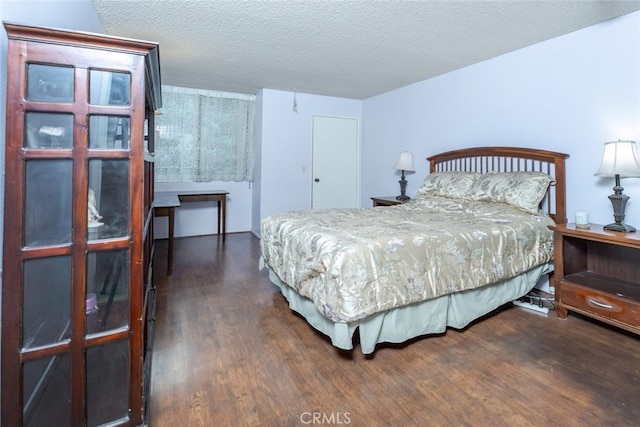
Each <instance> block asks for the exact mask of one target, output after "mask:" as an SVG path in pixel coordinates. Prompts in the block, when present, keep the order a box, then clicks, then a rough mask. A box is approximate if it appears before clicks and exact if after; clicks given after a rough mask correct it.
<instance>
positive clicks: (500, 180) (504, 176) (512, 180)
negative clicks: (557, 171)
mask: <svg viewBox="0 0 640 427" xmlns="http://www.w3.org/2000/svg"><path fill="white" fill-rule="evenodd" d="M553 182H554V180H553V178H551V176H549V175H547V174H545V173H542V172H488V173H485V174H483V175H482V176H480V177H479V178H478V179H477V180H476V181H475V182H474V184H473V188H471V198H472V199H473V200H478V201H486V202H499V203H506V204H509V205H512V206H515V207H516V208H518V209H521V210H523V211H525V212H529V213H532V214H537V213H538V209H539V206H540V202H541V201H542V199H543V198H544V196H545V194H546V192H547V188H548V187H549V184H551V183H553Z"/></svg>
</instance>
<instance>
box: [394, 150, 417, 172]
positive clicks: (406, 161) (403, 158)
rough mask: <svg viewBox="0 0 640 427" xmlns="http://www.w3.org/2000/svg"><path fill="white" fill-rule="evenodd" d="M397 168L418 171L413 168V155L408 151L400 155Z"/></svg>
mask: <svg viewBox="0 0 640 427" xmlns="http://www.w3.org/2000/svg"><path fill="white" fill-rule="evenodd" d="M395 168H396V169H398V170H403V171H411V172H413V171H415V170H416V169H415V167H414V166H413V154H411V153H409V152H408V151H403V152H402V153H400V158H399V159H398V163H396V167H395Z"/></svg>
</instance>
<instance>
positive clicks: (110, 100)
mask: <svg viewBox="0 0 640 427" xmlns="http://www.w3.org/2000/svg"><path fill="white" fill-rule="evenodd" d="M89 84H90V87H89V103H91V104H94V105H129V102H130V100H131V75H130V74H129V73H116V72H112V71H100V70H91V71H90V74H89Z"/></svg>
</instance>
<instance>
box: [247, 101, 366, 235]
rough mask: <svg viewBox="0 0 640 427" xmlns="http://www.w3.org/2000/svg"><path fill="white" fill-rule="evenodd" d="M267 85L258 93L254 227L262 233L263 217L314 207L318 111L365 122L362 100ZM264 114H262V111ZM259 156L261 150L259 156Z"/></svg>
mask: <svg viewBox="0 0 640 427" xmlns="http://www.w3.org/2000/svg"><path fill="white" fill-rule="evenodd" d="M295 96H296V104H297V112H295V111H293V99H294V93H293V92H285V91H278V90H272V89H263V90H262V91H260V93H258V96H256V113H257V112H258V111H260V112H261V114H260V120H259V121H257V122H256V123H257V125H258V126H260V127H258V128H256V132H255V134H256V139H257V141H258V142H259V143H260V149H259V150H256V153H258V152H260V157H256V162H255V163H256V168H255V173H254V177H255V179H256V188H258V189H259V190H260V191H259V192H254V194H253V198H254V199H253V209H254V212H253V215H252V224H251V231H252V232H253V233H254V234H257V235H259V228H260V221H259V220H260V218H264V217H266V216H269V215H272V214H276V213H280V212H286V211H292V210H302V209H309V208H310V207H311V160H312V155H311V135H312V126H311V125H312V118H313V115H315V114H317V115H326V116H336V117H354V118H357V119H358V120H360V121H361V119H362V102H361V101H359V100H354V99H346V98H335V97H329V96H319V95H310V94H303V93H298V94H296V95H295ZM256 115H258V114H256ZM256 156H258V154H256Z"/></svg>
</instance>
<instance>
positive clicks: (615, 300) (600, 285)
mask: <svg viewBox="0 0 640 427" xmlns="http://www.w3.org/2000/svg"><path fill="white" fill-rule="evenodd" d="M550 228H551V229H552V230H553V232H554V264H555V265H554V270H555V271H554V273H553V278H552V279H551V281H552V283H553V285H554V286H555V300H556V311H557V313H558V317H560V318H565V317H567V314H568V311H573V312H576V313H580V314H583V315H585V316H588V317H591V318H594V319H598V320H600V321H602V322H605V323H608V324H610V325H614V326H617V327H619V328H622V329H625V330H627V331H630V332H634V333H636V334H640V262H639V260H640V235H639V234H638V233H621V232H616V231H606V230H603V228H602V225H597V224H591V226H590V228H589V229H586V230H585V229H579V228H576V227H575V224H560V225H557V226H552V227H550Z"/></svg>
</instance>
